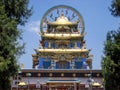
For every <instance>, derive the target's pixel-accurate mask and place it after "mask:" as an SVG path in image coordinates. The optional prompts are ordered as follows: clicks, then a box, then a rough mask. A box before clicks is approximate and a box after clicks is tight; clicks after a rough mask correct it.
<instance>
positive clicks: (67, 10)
mask: <svg viewBox="0 0 120 90" xmlns="http://www.w3.org/2000/svg"><path fill="white" fill-rule="evenodd" d="M40 29H41V32H40V36H41V40H40V45H39V49H35V51H36V54H33V55H32V57H33V68H35V66H36V65H37V67H38V68H39V69H52V70H55V69H69V70H71V69H89V68H91V67H92V66H91V65H92V64H91V63H92V60H91V59H90V57H89V51H90V50H88V49H87V48H86V42H85V40H84V36H85V35H86V34H85V32H84V21H83V18H82V16H81V15H80V13H79V12H78V11H77V10H75V9H74V8H72V7H69V6H63V5H60V6H56V7H53V8H51V9H49V10H48V11H47V12H46V13H45V14H44V16H43V18H42V20H41V25H40Z"/></svg>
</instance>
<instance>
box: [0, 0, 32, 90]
mask: <svg viewBox="0 0 120 90" xmlns="http://www.w3.org/2000/svg"><path fill="white" fill-rule="evenodd" d="M27 6H28V0H0V90H10V77H11V76H14V75H15V74H16V73H17V72H18V68H19V66H18V65H17V57H18V56H19V55H21V54H23V53H24V49H23V47H24V44H23V45H21V44H20V43H19V40H20V39H22V37H21V30H19V29H18V25H24V24H25V22H27V19H28V18H29V16H30V15H31V9H28V8H27Z"/></svg>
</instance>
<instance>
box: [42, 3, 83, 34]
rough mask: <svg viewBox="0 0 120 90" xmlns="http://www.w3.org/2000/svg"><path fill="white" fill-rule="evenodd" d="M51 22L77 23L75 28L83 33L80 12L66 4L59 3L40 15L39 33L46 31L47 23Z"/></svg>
mask: <svg viewBox="0 0 120 90" xmlns="http://www.w3.org/2000/svg"><path fill="white" fill-rule="evenodd" d="M49 22H52V23H53V24H59V22H62V23H63V24H64V23H66V24H71V23H72V25H73V24H75V23H77V27H76V30H79V32H80V33H81V34H83V33H84V21H83V18H82V16H81V14H80V13H79V12H78V11H77V10H76V9H74V8H72V7H70V6H66V5H59V6H55V7H52V8H50V9H49V10H48V11H47V12H46V13H45V14H44V15H43V17H42V20H41V23H40V33H45V32H48V31H47V30H48V25H47V24H48V23H49Z"/></svg>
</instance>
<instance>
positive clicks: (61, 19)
mask: <svg viewBox="0 0 120 90" xmlns="http://www.w3.org/2000/svg"><path fill="white" fill-rule="evenodd" d="M48 24H50V25H74V24H75V25H76V24H77V22H70V21H69V20H68V18H67V17H65V16H64V15H63V14H62V15H61V16H60V17H58V18H57V20H56V21H54V22H48Z"/></svg>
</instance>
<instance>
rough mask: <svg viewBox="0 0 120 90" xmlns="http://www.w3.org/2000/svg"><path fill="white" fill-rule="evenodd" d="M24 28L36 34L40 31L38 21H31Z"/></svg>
mask: <svg viewBox="0 0 120 90" xmlns="http://www.w3.org/2000/svg"><path fill="white" fill-rule="evenodd" d="M26 28H27V30H28V31H30V32H34V33H36V34H39V32H40V21H32V22H29V23H28V24H26Z"/></svg>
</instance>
